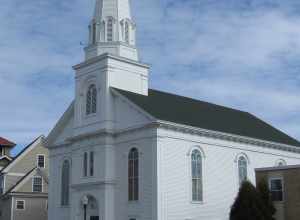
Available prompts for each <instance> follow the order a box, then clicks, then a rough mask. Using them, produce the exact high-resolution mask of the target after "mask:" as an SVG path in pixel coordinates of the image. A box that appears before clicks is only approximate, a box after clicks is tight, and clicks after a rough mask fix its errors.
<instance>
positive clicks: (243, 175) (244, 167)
mask: <svg viewBox="0 0 300 220" xmlns="http://www.w3.org/2000/svg"><path fill="white" fill-rule="evenodd" d="M238 173H239V183H240V185H242V183H243V182H244V181H246V180H247V179H248V162H247V159H246V158H245V157H244V156H240V157H239V159H238Z"/></svg>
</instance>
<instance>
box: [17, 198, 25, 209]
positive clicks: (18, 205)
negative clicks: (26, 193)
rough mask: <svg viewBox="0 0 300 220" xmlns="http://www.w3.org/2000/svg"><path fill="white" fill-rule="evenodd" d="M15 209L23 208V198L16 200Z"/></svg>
mask: <svg viewBox="0 0 300 220" xmlns="http://www.w3.org/2000/svg"><path fill="white" fill-rule="evenodd" d="M16 210H25V201H24V200H16Z"/></svg>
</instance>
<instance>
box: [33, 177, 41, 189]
mask: <svg viewBox="0 0 300 220" xmlns="http://www.w3.org/2000/svg"><path fill="white" fill-rule="evenodd" d="M32 192H43V178H42V177H40V176H35V177H33V178H32Z"/></svg>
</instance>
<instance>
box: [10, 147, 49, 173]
mask: <svg viewBox="0 0 300 220" xmlns="http://www.w3.org/2000/svg"><path fill="white" fill-rule="evenodd" d="M39 154H42V155H45V170H47V171H48V164H49V160H48V150H47V149H46V148H44V147H43V146H42V144H39V146H37V147H35V148H34V149H32V150H31V151H30V152H29V153H27V154H26V155H24V156H21V159H18V158H17V160H18V163H16V164H15V165H14V166H12V167H11V168H10V169H9V172H11V173H28V172H29V171H30V170H31V169H32V168H34V167H35V166H36V165H37V155H39Z"/></svg>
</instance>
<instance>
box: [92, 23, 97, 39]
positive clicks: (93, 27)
mask: <svg viewBox="0 0 300 220" xmlns="http://www.w3.org/2000/svg"><path fill="white" fill-rule="evenodd" d="M96 41H97V23H96V22H95V21H94V22H93V25H92V43H93V44H95V43H96Z"/></svg>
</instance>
